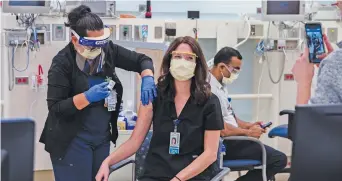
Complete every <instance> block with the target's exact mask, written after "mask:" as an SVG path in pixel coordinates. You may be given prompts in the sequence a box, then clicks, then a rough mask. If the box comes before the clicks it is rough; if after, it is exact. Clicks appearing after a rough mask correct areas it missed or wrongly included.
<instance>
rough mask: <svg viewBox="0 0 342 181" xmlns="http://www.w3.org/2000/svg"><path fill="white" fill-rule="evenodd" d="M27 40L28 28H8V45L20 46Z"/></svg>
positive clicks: (6, 41) (6, 33) (6, 42)
mask: <svg viewBox="0 0 342 181" xmlns="http://www.w3.org/2000/svg"><path fill="white" fill-rule="evenodd" d="M25 42H27V31H26V30H6V31H5V44H6V46H18V45H22V44H24V43H25Z"/></svg>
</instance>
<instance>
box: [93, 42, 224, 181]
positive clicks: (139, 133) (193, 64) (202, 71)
mask: <svg viewBox="0 0 342 181" xmlns="http://www.w3.org/2000/svg"><path fill="white" fill-rule="evenodd" d="M207 75H208V67H207V64H206V61H205V58H204V55H203V53H202V50H201V48H200V46H199V44H198V43H197V41H196V40H195V39H193V38H192V37H180V38H177V39H176V40H174V42H172V43H171V45H170V47H169V49H168V50H167V52H166V54H165V56H164V58H163V62H162V64H161V76H160V77H159V79H158V84H157V89H158V97H157V98H156V100H155V101H154V102H153V104H151V103H150V104H149V105H147V106H140V108H139V112H138V120H137V124H136V127H135V129H134V131H133V133H132V136H131V137H130V139H129V140H128V141H126V142H125V143H123V144H122V145H121V146H120V147H119V148H118V149H117V150H116V151H115V152H113V153H112V154H111V155H110V156H109V157H107V158H106V159H105V160H104V161H103V163H102V166H101V168H100V170H99V171H98V174H97V176H96V181H102V180H104V181H107V180H108V175H109V167H110V166H111V165H114V164H116V163H118V162H120V161H122V160H124V159H126V158H128V157H130V156H132V155H133V154H134V153H135V152H136V151H137V150H138V149H139V147H140V145H141V144H142V142H143V141H144V138H145V135H146V134H147V132H148V131H149V128H150V126H151V123H152V122H153V136H152V140H151V144H150V148H149V151H148V154H147V157H146V160H145V164H144V170H145V171H144V173H143V174H142V177H141V178H139V180H140V181H164V180H165V181H170V180H171V181H185V180H210V179H211V178H210V177H211V176H212V175H211V174H210V173H211V172H210V171H211V169H212V166H211V165H212V163H213V162H215V160H216V158H217V151H218V146H219V138H220V130H222V129H223V120H222V113H221V108H220V103H219V100H218V98H217V97H216V96H215V95H213V94H211V91H210V85H209V84H208V83H207V82H206V80H207ZM207 173H208V174H207Z"/></svg>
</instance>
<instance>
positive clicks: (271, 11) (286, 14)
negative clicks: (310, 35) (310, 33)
mask: <svg viewBox="0 0 342 181" xmlns="http://www.w3.org/2000/svg"><path fill="white" fill-rule="evenodd" d="M304 13H305V2H304V1H303V0H302V1H300V0H297V1H296V0H291V1H284V0H278V1H274V0H263V1H262V19H263V20H265V21H300V20H304V19H305V14H304Z"/></svg>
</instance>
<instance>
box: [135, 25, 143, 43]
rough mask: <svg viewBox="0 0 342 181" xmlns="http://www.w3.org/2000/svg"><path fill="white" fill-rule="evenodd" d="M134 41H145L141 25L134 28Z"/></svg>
mask: <svg viewBox="0 0 342 181" xmlns="http://www.w3.org/2000/svg"><path fill="white" fill-rule="evenodd" d="M134 41H143V38H142V34H141V26H140V25H135V26H134Z"/></svg>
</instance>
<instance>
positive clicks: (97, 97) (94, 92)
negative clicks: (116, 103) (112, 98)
mask: <svg viewBox="0 0 342 181" xmlns="http://www.w3.org/2000/svg"><path fill="white" fill-rule="evenodd" d="M107 85H108V82H103V83H101V84H97V85H94V86H93V87H91V88H90V89H89V90H87V91H85V92H84V95H85V97H86V98H87V100H88V102H89V103H93V102H98V101H101V100H103V99H105V98H106V97H108V96H109V94H110V91H109V89H108V87H107Z"/></svg>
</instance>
